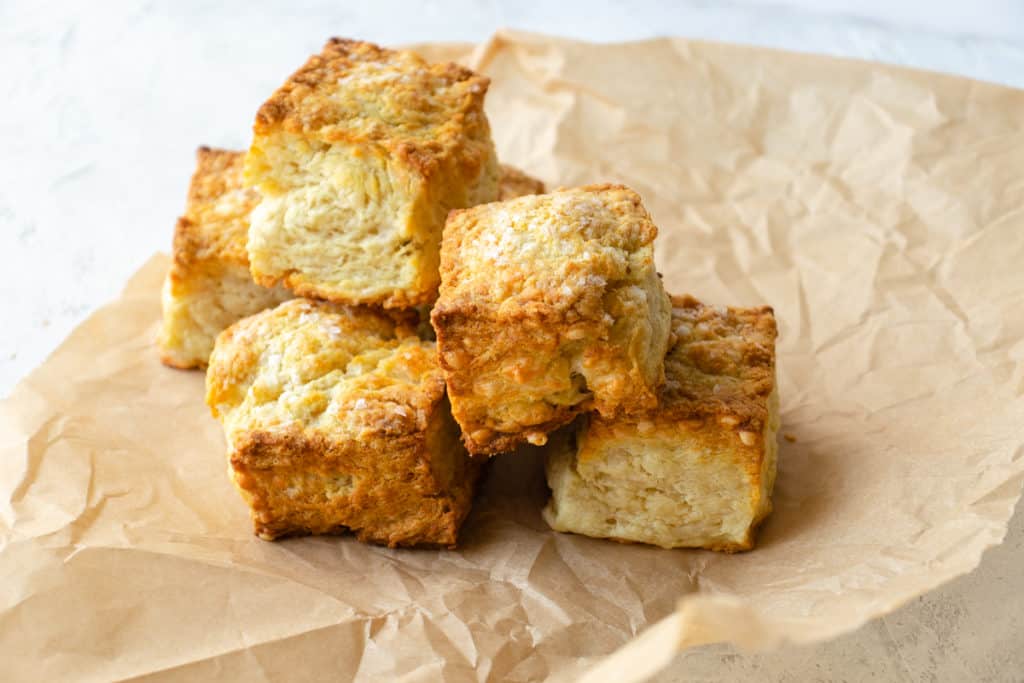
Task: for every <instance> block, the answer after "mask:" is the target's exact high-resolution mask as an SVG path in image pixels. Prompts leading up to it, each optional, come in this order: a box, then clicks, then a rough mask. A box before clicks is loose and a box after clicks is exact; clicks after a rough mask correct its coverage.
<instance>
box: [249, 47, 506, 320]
mask: <svg viewBox="0 0 1024 683" xmlns="http://www.w3.org/2000/svg"><path fill="white" fill-rule="evenodd" d="M488 84H489V81H488V79H487V78H485V77H483V76H480V75H478V74H476V73H474V72H472V71H470V70H469V69H466V68H464V67H461V66H457V65H455V64H430V63H427V62H425V61H424V60H423V59H421V58H420V57H419V56H417V55H416V54H414V53H412V52H408V51H399V50H386V49H383V48H380V47H378V46H376V45H373V44H370V43H364V42H358V41H352V40H342V39H337V38H334V39H331V40H330V41H329V42H328V43H327V45H326V46H325V47H324V49H323V51H322V52H321V53H320V54H319V55H315V56H313V57H311V58H310V59H309V61H307V62H306V64H305V65H304V66H303V67H302V68H301V69H299V70H298V71H297V72H295V74H293V75H292V76H291V77H290V78H289V79H288V80H287V82H285V84H284V85H283V86H281V87H280V88H279V89H278V90H277V92H275V93H274V94H273V96H272V97H271V98H270V99H269V100H267V102H266V103H264V104H263V106H262V107H261V108H260V110H259V112H258V113H257V115H256V122H255V124H254V126H253V141H252V146H251V148H250V149H249V154H248V156H247V160H246V168H245V178H246V182H247V183H248V184H249V185H252V186H255V187H256V188H258V189H259V191H260V194H261V195H262V200H261V201H260V203H259V205H258V206H257V207H256V208H255V210H254V211H253V213H252V219H251V220H252V227H251V229H250V232H249V242H248V251H249V259H250V264H251V265H250V267H251V269H252V274H253V276H254V277H255V279H256V281H257V282H260V283H261V284H264V285H267V286H271V285H274V284H277V283H283V284H284V286H285V287H287V288H288V289H290V290H292V291H293V292H295V293H296V294H299V295H302V296H312V297H317V298H320V299H326V300H330V301H335V302H340V303H347V304H373V305H380V306H384V307H386V308H408V307H413V306H417V305H420V304H426V303H431V302H433V300H434V299H435V298H436V295H437V286H438V272H437V270H438V253H439V249H440V243H441V231H442V229H443V227H444V221H445V216H447V214H448V211H450V210H452V209H457V208H462V207H466V206H474V205H476V204H479V203H481V202H488V201H493V200H495V199H497V197H498V176H499V170H498V162H497V157H496V155H495V150H494V144H493V143H492V141H491V132H490V126H489V124H488V122H487V117H486V115H485V114H484V95H485V94H486V92H487V87H488Z"/></svg>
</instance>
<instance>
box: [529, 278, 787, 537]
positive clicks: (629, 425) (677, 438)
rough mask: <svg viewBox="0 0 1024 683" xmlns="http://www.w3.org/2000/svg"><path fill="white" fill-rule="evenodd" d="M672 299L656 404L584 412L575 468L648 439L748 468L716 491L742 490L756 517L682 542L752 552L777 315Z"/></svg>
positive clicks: (722, 466)
mask: <svg viewBox="0 0 1024 683" xmlns="http://www.w3.org/2000/svg"><path fill="white" fill-rule="evenodd" d="M671 299H672V305H673V310H672V330H673V342H672V346H671V348H670V349H669V352H668V355H667V357H666V360H665V384H664V386H663V387H662V389H661V390H660V392H659V404H658V407H657V408H655V409H650V410H647V411H644V412H642V413H637V414H632V415H628V416H621V417H618V418H612V419H609V418H605V417H603V416H600V415H597V414H593V415H591V416H589V417H588V418H586V419H584V420H581V422H580V424H579V425H577V426H576V427H575V433H574V434H573V435H572V436H571V437H570V438H571V440H572V442H571V444H570V445H569V446H568V447H569V448H571V449H572V450H573V452H574V455H573V456H571V457H572V458H573V463H574V464H573V466H572V469H573V470H574V471H576V472H579V473H587V472H589V471H591V470H593V469H596V470H597V471H599V470H600V469H601V468H602V467H603V466H604V461H605V460H606V459H607V458H608V457H609V453H613V452H617V451H623V452H629V457H634V458H635V457H638V456H639V450H640V449H642V448H644V444H645V443H646V444H660V445H658V446H656V447H658V448H664V444H672V443H677V444H679V445H678V448H681V449H682V448H685V449H686V450H687V451H688V452H693V453H707V454H713V456H714V457H713V463H712V464H711V465H710V466H713V467H716V468H719V472H725V473H728V472H730V471H734V470H738V471H740V472H742V473H743V474H744V476H743V481H744V482H745V486H746V490H737V491H729V492H726V491H720V492H719V494H720V495H725V494H726V493H729V494H731V495H736V496H739V499H738V500H737V504H741V505H749V506H750V509H751V510H752V511H753V512H752V516H751V517H749V518H748V520H749V524H747V525H746V526H745V527H744V529H743V535H742V536H741V537H739V538H731V539H726V538H712V539H708V540H703V541H702V542H699V543H688V544H685V545H689V546H696V547H702V548H707V549H710V550H716V551H723V552H738V551H744V550H749V549H751V548H753V546H754V540H755V536H756V529H757V527H758V526H759V524H760V523H761V521H762V520H763V519H764V518H765V517H766V516H767V515H768V513H769V512H770V511H771V499H770V497H769V496H770V494H771V490H772V488H773V485H774V477H775V462H774V459H775V453H776V446H775V443H774V439H775V432H776V430H777V428H778V425H777V424H776V423H773V422H772V420H773V419H777V409H778V408H777V402H778V399H777V394H776V380H775V340H776V337H777V335H778V331H777V327H776V322H775V316H774V313H773V311H772V308H771V307H769V306H761V307H755V308H736V307H726V306H709V305H706V304H703V303H701V302H700V301H698V300H697V299H695V298H694V297H692V296H688V295H684V296H672V297H671ZM681 455H682V454H681ZM704 466H709V465H708V464H705V465H704ZM719 481H721V480H719ZM671 484H672V482H661V481H652V482H651V486H654V487H655V488H658V487H660V486H663V485H667V486H669V489H668V490H671ZM690 495H693V492H690ZM695 505H696V504H695ZM556 509H557V506H556V507H555V508H551V507H550V506H549V510H548V511H547V512H546V513H545V514H546V516H548V517H549V519H555V518H556V517H557V515H556V514H555V513H554V510H556ZM568 530H575V529H568ZM587 533H588V535H593V531H590V532H587ZM602 535H603V534H602ZM606 537H608V538H614V539H616V540H621V541H624V542H634V541H635V540H636V539H629V538H622V537H616V536H615V535H614V534H609V535H607V536H606Z"/></svg>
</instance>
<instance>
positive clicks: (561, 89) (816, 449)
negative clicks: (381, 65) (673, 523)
mask: <svg viewBox="0 0 1024 683" xmlns="http://www.w3.org/2000/svg"><path fill="white" fill-rule="evenodd" d="M424 51H425V52H427V53H429V54H432V55H439V54H444V55H445V56H452V55H457V54H458V55H461V54H468V51H466V50H463V49H462V48H459V47H452V46H435V47H426V48H424ZM467 59H468V60H469V61H470V62H471V63H472V64H473V65H475V66H476V67H478V68H480V69H481V70H483V71H484V72H486V73H487V74H488V75H490V76H491V78H492V85H491V91H490V94H489V95H488V112H489V115H490V117H491V121H492V125H493V127H494V133H495V137H496V140H497V143H498V146H499V151H500V153H501V156H502V158H503V159H505V160H506V161H509V162H511V163H515V164H517V165H520V166H522V167H524V168H525V169H527V170H528V171H530V172H531V173H535V174H538V175H540V176H542V177H543V178H544V179H545V180H546V181H547V182H549V183H550V184H552V185H575V184H581V183H587V182H598V181H619V182H624V183H626V184H628V185H630V186H632V187H633V188H635V189H636V190H637V191H639V192H640V193H641V195H643V197H644V199H645V201H646V203H647V205H648V207H649V208H650V209H651V212H652V214H653V216H654V218H655V221H656V222H657V224H658V225H659V227H660V229H661V234H660V236H659V238H658V242H657V245H656V249H657V252H658V263H659V267H660V269H661V272H662V273H663V274H664V276H665V283H666V285H667V286H668V288H669V289H670V290H671V291H673V292H675V293H684V292H689V293H692V294H694V295H696V296H698V297H699V298H702V299H704V300H707V301H711V302H719V303H723V304H726V303H728V304H751V305H752V304H761V303H769V304H771V305H773V306H774V307H775V310H776V315H777V317H778V320H779V323H780V328H781V338H780V345H779V381H780V389H781V395H782V405H783V429H782V431H783V433H784V434H786V435H787V436H788V437H789V438H786V439H784V440H782V441H781V443H780V448H781V451H780V459H779V462H780V471H779V476H778V483H777V489H776V495H775V512H774V513H773V515H772V516H771V517H770V518H769V520H768V522H767V523H766V525H765V527H764V529H763V532H762V534H761V537H760V546H759V548H758V549H757V550H756V551H754V552H751V553H747V554H742V555H716V554H712V553H707V552H696V551H664V550H658V549H653V548H646V547H641V546H628V545H619V544H615V543H608V542H602V541H598V540H591V539H586V538H580V537H575V536H569V535H558V534H554V533H552V532H550V531H549V530H547V528H546V527H545V525H544V523H543V522H542V521H541V519H540V516H539V509H540V506H541V504H542V502H543V500H544V496H545V488H544V482H543V475H542V472H541V471H540V469H539V464H540V454H539V453H538V452H537V451H534V450H525V451H522V452H520V453H517V454H514V455H509V456H503V457H501V458H500V459H499V461H498V462H496V463H495V467H494V468H493V469H492V471H491V474H490V479H489V482H488V484H487V487H486V489H485V491H484V493H483V495H482V496H481V498H480V499H479V501H478V502H477V503H476V505H475V508H474V512H473V513H472V515H471V517H470V519H469V522H468V524H467V527H466V529H465V537H464V543H463V544H462V547H461V548H460V549H459V550H457V551H450V552H448V551H442V552H436V551H422V552H421V551H400V550H387V549H382V548H373V547H366V546H363V545H360V544H359V543H357V542H355V541H354V540H353V539H351V538H315V539H293V540H289V541H285V542H281V543H266V542H262V541H259V540H257V539H255V538H254V537H253V536H252V535H251V531H250V527H249V522H248V519H247V515H246V511H245V509H244V506H243V505H242V503H241V500H240V499H239V497H238V496H237V495H236V494H235V492H234V491H233V490H232V488H231V486H230V484H229V483H228V480H227V477H226V475H225V462H224V453H223V450H224V446H223V441H222V437H221V435H220V432H219V428H218V427H217V425H216V424H215V423H214V422H213V420H212V419H210V417H209V415H208V414H207V412H206V410H205V408H204V406H203V404H202V376H201V375H200V374H197V373H188V372H179V371H173V370H169V369H166V368H164V367H162V366H160V364H159V363H158V361H157V355H156V353H155V351H154V349H153V347H152V340H153V336H154V334H155V329H156V327H155V325H156V321H157V319H158V316H159V296H158V294H159V284H160V279H161V277H162V275H163V271H164V269H165V268H166V266H167V259H166V258H165V257H156V258H154V259H153V260H152V261H150V262H149V263H148V264H147V265H146V266H145V267H144V268H143V269H142V270H141V271H140V272H139V273H138V275H136V277H135V278H134V279H133V280H132V281H131V282H130V283H129V285H128V287H127V289H126V290H125V293H124V295H123V296H122V297H121V298H120V299H119V300H118V301H116V302H114V303H112V304H110V305H109V306H107V307H106V308H104V309H102V310H101V311H99V312H97V313H96V314H95V315H93V316H92V317H91V318H90V319H89V320H88V321H87V322H86V323H84V324H83V325H82V326H81V327H79V328H78V329H77V330H76V331H75V332H74V333H73V334H72V335H71V337H70V338H69V339H68V340H67V341H66V342H65V343H64V344H63V345H62V346H61V347H60V349H58V351H57V352H56V353H55V354H54V355H53V356H52V357H51V358H50V359H49V360H48V361H47V362H46V363H45V364H44V365H43V366H42V367H40V368H38V369H37V370H36V371H35V372H34V373H32V375H30V376H29V377H28V379H26V380H25V381H24V382H23V383H22V384H21V385H20V386H19V387H18V388H17V389H16V390H15V392H14V394H13V395H12V397H11V398H10V399H9V400H7V401H6V402H4V404H3V405H2V406H0V534H2V536H0V577H2V580H0V586H2V588H0V661H2V662H3V665H2V668H3V669H4V674H5V675H4V678H5V679H6V680H58V679H67V678H87V679H112V678H127V677H132V676H142V675H146V674H149V675H152V677H154V678H157V679H160V678H166V679H189V680H194V679H209V678H213V677H218V678H224V679H242V678H245V679H247V680H250V681H251V680H298V679H302V680H346V679H357V680H367V681H370V680H405V681H419V680H422V681H435V680H445V681H464V680H490V681H527V680H539V679H543V678H556V679H562V680H573V679H577V678H579V677H580V676H585V677H584V679H583V680H586V681H602V680H614V681H616V683H624V682H627V681H633V680H640V679H642V678H643V677H645V676H646V675H649V674H652V673H654V672H655V671H657V670H658V668H660V667H661V666H662V665H664V664H665V663H666V662H668V661H669V660H670V659H671V656H672V654H673V653H674V652H675V651H676V650H677V649H679V648H683V647H687V646H692V645H697V644H702V643H709V642H716V641H723V640H729V641H733V642H736V643H737V644H739V645H741V646H744V647H772V646H776V645H778V644H779V643H781V642H784V641H797V642H810V641H814V640H819V639H824V638H829V637H833V636H835V635H837V634H840V633H843V632H846V631H849V630H851V629H854V628H856V627H857V626H859V625H860V624H863V623H864V622H865V621H867V620H869V619H872V618H874V617H878V616H880V615H882V614H885V613H887V612H889V611H891V610H893V609H895V608H896V607H898V606H899V605H900V604H902V603H904V602H906V601H907V600H909V599H911V598H912V597H914V596H916V595H919V594H921V593H922V592H924V591H927V590H929V589H930V588H933V587H935V586H937V585H938V584H940V583H942V582H944V581H948V580H949V579H951V578H953V577H955V576H957V575H959V574H962V573H964V572H968V571H970V570H971V569H973V568H974V567H975V566H976V565H977V564H978V562H979V559H980V557H981V553H982V552H983V551H984V550H985V548H987V547H990V546H992V545H993V544H995V543H998V542H999V541H1000V540H1001V539H1002V537H1003V535H1004V533H1005V531H1006V523H1007V520H1008V519H1009V517H1010V515H1011V513H1012V510H1013V507H1014V505H1015V503H1016V501H1017V498H1018V496H1019V493H1020V487H1021V481H1022V479H1024V432H1022V430H1021V425H1024V307H1022V306H1021V302H1022V301H1024V276H1022V275H1021V271H1020V264H1021V263H1024V208H1022V207H1024V183H1022V182H1021V181H1020V169H1021V168H1024V126H1022V124H1021V121H1024V94H1022V93H1021V92H1018V91H1013V90H1009V89H1005V88H1000V87H996V86H992V85H986V84H982V83H977V82H972V81H967V80H964V79H959V78H953V77H948V76H941V75H936V74H928V73H922V72H915V71H909V70H904V69H898V68H894V67H887V66H881V65H877V64H868V63H862V62H853V61H842V60H835V59H827V58H819V57H810V56H800V55H794V54H786V53H782V52H773V51H767V50H761V49H754V48H742V47H735V46H726V45H713V44H705V43H698V42H691V41H685V40H668V39H666V40H656V41H648V42H641V43H631V44H624V45H589V44H584V43H575V42H569V41H563V40H557V39H552V38H547V37H540V36H534V35H525V34H518V33H501V34H499V35H497V36H496V37H494V38H493V39H492V40H491V41H489V42H488V43H486V44H485V45H483V46H481V47H479V48H478V49H477V50H475V51H474V52H473V53H472V55H471V56H468V57H467ZM246 124H247V122H244V121H240V122H239V126H244V125H246ZM200 142H203V141H197V143H200ZM153 220H154V224H155V225H156V224H166V228H167V232H168V239H169V236H170V229H171V224H172V221H171V220H170V217H166V216H164V217H160V216H154V218H153ZM148 229H158V228H156V227H152V226H151V227H150V228H148ZM638 636H639V637H638ZM620 648H622V649H620ZM611 653H615V654H611ZM609 655H611V656H610V657H609Z"/></svg>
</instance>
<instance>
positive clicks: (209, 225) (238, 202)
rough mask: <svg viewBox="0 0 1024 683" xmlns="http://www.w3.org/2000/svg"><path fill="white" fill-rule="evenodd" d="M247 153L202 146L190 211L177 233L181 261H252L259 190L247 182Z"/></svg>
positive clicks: (190, 192) (188, 205) (177, 254)
mask: <svg viewBox="0 0 1024 683" xmlns="http://www.w3.org/2000/svg"><path fill="white" fill-rule="evenodd" d="M244 156H245V155H244V154H242V153H241V152H230V151H227V150H222V149H211V148H209V147H200V148H199V149H198V150H197V151H196V170H195V173H194V174H193V175H192V182H191V184H190V185H189V190H188V201H187V203H186V205H185V215H184V216H182V217H181V218H180V219H179V220H178V225H177V228H176V229H175V233H174V259H175V261H176V262H177V263H178V264H179V265H187V264H189V263H192V262H196V261H203V260H207V259H217V260H219V261H227V262H229V263H236V264H238V265H242V266H248V264H249V259H248V256H247V254H246V251H245V240H246V234H247V232H248V230H249V212H250V211H252V209H253V207H254V206H256V204H257V203H258V202H259V195H258V194H257V193H256V192H255V191H254V190H250V189H246V188H244V187H243V186H242V165H243V159H244Z"/></svg>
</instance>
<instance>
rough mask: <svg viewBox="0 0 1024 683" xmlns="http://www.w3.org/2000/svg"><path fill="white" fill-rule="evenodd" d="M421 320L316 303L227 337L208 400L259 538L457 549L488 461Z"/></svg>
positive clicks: (269, 314) (238, 327)
mask: <svg viewBox="0 0 1024 683" xmlns="http://www.w3.org/2000/svg"><path fill="white" fill-rule="evenodd" d="M414 329H415V318H414V316H412V315H409V316H406V317H404V318H403V317H401V314H398V313H396V314H394V315H390V314H387V313H384V312H381V311H374V310H372V309H368V308H348V307H345V306H341V305H337V304H331V303H328V302H316V301H310V300H305V299H294V300H291V301H287V302H285V303H283V304H281V305H280V306H278V307H277V308H274V309H271V310H268V311H263V312H262V313H258V314H256V315H254V316H252V317H249V318H245V319H244V320H241V321H239V322H238V323H236V324H234V325H232V326H231V327H229V328H228V329H227V330H225V331H224V332H223V333H221V335H220V336H219V337H218V338H217V344H216V347H215V348H214V351H213V354H212V355H211V356H210V367H209V369H208V370H207V374H206V390H207V393H206V401H207V404H208V405H209V406H210V409H211V411H212V413H213V415H214V416H215V417H217V418H218V419H219V420H220V421H221V423H222V425H223V427H224V433H225V436H226V439H227V444H228V456H229V461H230V473H231V477H232V480H233V481H234V483H235V485H236V486H237V488H238V489H239V491H240V492H241V494H242V496H243V498H245V500H246V501H247V503H248V504H249V507H250V510H251V514H252V519H253V525H254V528H255V532H256V534H257V535H259V536H260V537H262V538H265V539H268V540H269V539H274V538H278V537H281V536H286V535H294V534H326V533H338V532H343V531H346V530H350V531H352V532H353V533H355V534H356V536H357V537H358V538H359V539H360V540H362V541H367V542H372V543H380V544H386V545H388V546H391V547H394V546H443V547H452V546H454V545H455V542H456V540H457V537H458V531H459V527H460V525H461V524H462V521H463V520H464V519H465V517H466V514H467V513H468V512H469V508H470V502H471V499H472V495H473V490H474V487H475V483H476V479H477V475H478V473H479V469H480V466H479V464H478V463H476V462H474V461H473V460H471V459H470V458H469V457H468V456H467V455H466V452H465V450H464V449H463V448H462V445H461V443H460V442H459V437H458V427H457V426H456V424H455V422H454V421H453V420H452V417H451V412H450V409H449V406H448V401H447V400H446V398H445V388H444V379H443V377H442V375H441V371H440V368H439V367H438V364H437V352H436V349H435V347H434V343H433V342H427V341H422V340H420V339H419V337H417V336H416V335H415V333H414Z"/></svg>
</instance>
